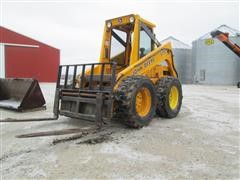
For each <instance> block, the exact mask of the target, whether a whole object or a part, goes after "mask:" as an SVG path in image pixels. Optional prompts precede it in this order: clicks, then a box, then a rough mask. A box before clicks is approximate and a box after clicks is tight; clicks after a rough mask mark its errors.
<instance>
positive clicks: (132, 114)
mask: <svg viewBox="0 0 240 180" xmlns="http://www.w3.org/2000/svg"><path fill="white" fill-rule="evenodd" d="M142 88H146V89H147V90H148V91H149V96H150V98H151V102H150V103H151V105H150V110H149V111H148V113H147V114H146V115H145V116H140V115H139V114H138V112H137V111H136V96H137V94H138V92H139V91H141V90H142ZM115 97H116V116H117V118H118V119H120V120H121V121H123V123H124V124H125V125H127V126H128V127H131V128H141V127H143V126H147V125H148V124H149V123H150V122H151V120H152V118H153V117H154V115H155V111H156V95H155V88H154V85H153V84H152V82H151V81H150V80H149V79H148V78H147V77H144V76H131V77H128V78H126V79H125V80H123V81H122V82H121V84H120V85H119V87H118V89H117V92H116V96H115Z"/></svg>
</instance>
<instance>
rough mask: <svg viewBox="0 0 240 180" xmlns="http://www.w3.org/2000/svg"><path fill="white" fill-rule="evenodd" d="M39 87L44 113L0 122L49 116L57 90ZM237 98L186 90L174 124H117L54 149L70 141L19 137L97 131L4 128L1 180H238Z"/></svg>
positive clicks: (227, 90) (222, 91) (230, 93)
mask: <svg viewBox="0 0 240 180" xmlns="http://www.w3.org/2000/svg"><path fill="white" fill-rule="evenodd" d="M41 87H42V90H43V92H44V95H45V98H46V100H47V110H45V111H38V112H28V113H16V112H12V111H6V110H0V117H1V118H4V117H18V118H23V117H47V116H51V110H52V106H53V105H52V102H53V97H54V85H53V84H41ZM239 92H240V91H239V89H237V88H236V87H233V86H200V85H198V86H197V85H184V86H183V95H184V99H183V106H182V109H181V111H180V113H179V115H178V117H177V118H174V119H160V118H154V119H153V121H152V123H151V124H150V125H149V126H148V127H145V128H142V129H140V130H132V129H128V128H126V127H124V126H123V125H121V124H120V123H118V122H113V123H112V124H110V125H107V126H106V127H105V128H104V130H103V131H102V132H99V133H95V134H91V135H85V136H84V137H83V138H81V139H77V140H74V141H68V142H65V143H59V144H56V145H53V144H52V142H53V140H54V139H57V138H62V137H65V136H66V135H64V136H58V137H56V136H51V137H38V138H28V139H17V138H15V136H16V135H19V134H24V133H30V132H37V131H47V130H55V129H56V130H57V129H64V128H78V127H86V128H87V127H92V124H91V123H88V122H85V121H79V120H77V119H70V118H67V117H60V119H59V120H58V121H50V122H31V123H2V124H1V156H0V163H1V179H20V178H32V179H36V178H38V179H42V178H43V179H45V178H46V179H48V178H49V179H75V178H81V179H239V178H240V174H239V163H240V158H239V157H240V156H239V155H240V153H239ZM68 136H71V135H68Z"/></svg>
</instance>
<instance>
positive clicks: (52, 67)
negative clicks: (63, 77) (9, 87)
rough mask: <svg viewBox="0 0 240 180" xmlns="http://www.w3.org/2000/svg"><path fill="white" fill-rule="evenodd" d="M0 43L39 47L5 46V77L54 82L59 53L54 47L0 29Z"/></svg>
mask: <svg viewBox="0 0 240 180" xmlns="http://www.w3.org/2000/svg"><path fill="white" fill-rule="evenodd" d="M0 34H1V36H0V42H1V43H13V44H25V45H37V46H39V47H19V46H7V45H6V46H5V71H6V77H20V78H36V79H37V80H38V81H40V82H56V80H57V72H58V66H59V64H60V51H59V49H56V48H54V47H51V46H48V45H46V44H44V43H41V42H39V41H36V40H34V39H31V38H28V37H26V36H24V35H21V34H18V33H16V32H13V31H11V30H8V29H6V28H3V27H0Z"/></svg>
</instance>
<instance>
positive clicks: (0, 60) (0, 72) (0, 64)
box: [0, 44, 5, 78]
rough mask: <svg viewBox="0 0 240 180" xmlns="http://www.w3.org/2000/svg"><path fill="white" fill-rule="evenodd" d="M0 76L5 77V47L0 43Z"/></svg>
mask: <svg viewBox="0 0 240 180" xmlns="http://www.w3.org/2000/svg"><path fill="white" fill-rule="evenodd" d="M0 78H5V48H4V44H0Z"/></svg>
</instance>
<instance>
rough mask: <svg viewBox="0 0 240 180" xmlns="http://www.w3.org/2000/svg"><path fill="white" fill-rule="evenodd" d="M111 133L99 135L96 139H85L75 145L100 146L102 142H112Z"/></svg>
mask: <svg viewBox="0 0 240 180" xmlns="http://www.w3.org/2000/svg"><path fill="white" fill-rule="evenodd" d="M112 133H113V132H110V133H106V134H100V135H99V136H97V137H94V138H90V139H86V140H84V141H81V142H78V143H76V144H90V145H94V144H100V143H103V142H109V141H113V137H112V136H111V134H112Z"/></svg>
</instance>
